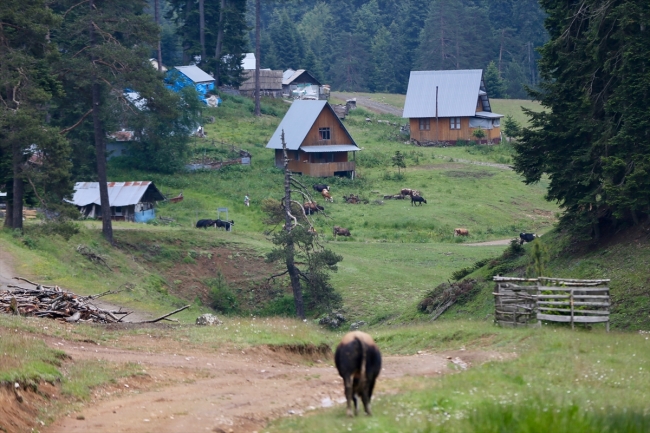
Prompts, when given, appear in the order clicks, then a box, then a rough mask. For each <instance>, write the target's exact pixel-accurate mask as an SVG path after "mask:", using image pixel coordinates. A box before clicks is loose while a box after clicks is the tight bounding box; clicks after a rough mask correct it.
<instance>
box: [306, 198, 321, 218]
mask: <svg viewBox="0 0 650 433" xmlns="http://www.w3.org/2000/svg"><path fill="white" fill-rule="evenodd" d="M303 207H304V208H305V214H307V215H312V214H315V213H316V212H319V211H322V210H325V208H324V207H323V206H319V205H318V204H317V203H316V202H315V201H306V202H305V203H304V204H303Z"/></svg>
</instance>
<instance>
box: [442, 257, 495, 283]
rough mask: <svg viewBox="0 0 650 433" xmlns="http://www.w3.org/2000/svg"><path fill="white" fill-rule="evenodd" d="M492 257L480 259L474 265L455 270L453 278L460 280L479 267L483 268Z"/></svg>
mask: <svg viewBox="0 0 650 433" xmlns="http://www.w3.org/2000/svg"><path fill="white" fill-rule="evenodd" d="M491 260H492V259H483V260H479V261H478V262H476V263H474V264H473V265H472V266H468V267H466V268H463V269H459V270H457V271H455V272H454V273H452V274H451V278H452V280H454V281H460V280H462V279H463V278H465V277H466V276H468V275H469V274H471V273H472V272H474V271H476V270H477V269H480V268H482V267H483V266H485V265H487V264H488V263H489V262H490V261H491Z"/></svg>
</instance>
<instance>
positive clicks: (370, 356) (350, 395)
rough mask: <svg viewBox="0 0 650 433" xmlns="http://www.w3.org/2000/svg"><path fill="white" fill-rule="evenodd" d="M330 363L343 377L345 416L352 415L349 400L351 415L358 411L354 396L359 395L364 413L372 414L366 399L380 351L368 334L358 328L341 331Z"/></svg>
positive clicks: (369, 397)
mask: <svg viewBox="0 0 650 433" xmlns="http://www.w3.org/2000/svg"><path fill="white" fill-rule="evenodd" d="M334 363H335V364H336V369H337V370H338V371H339V375H340V376H341V377H342V378H343V386H344V388H345V399H346V400H347V402H348V410H347V414H348V416H352V407H351V406H352V402H353V401H354V415H357V414H358V412H359V410H358V407H357V396H359V397H361V401H362V402H363V408H364V409H365V411H366V413H367V414H368V415H372V411H371V410H370V400H371V399H372V391H373V389H374V388H375V381H376V380H377V376H379V372H380V371H381V353H380V352H379V348H378V347H377V345H376V344H375V342H374V341H373V339H372V337H371V336H370V335H368V334H366V333H365V332H361V331H353V332H349V333H347V334H345V336H344V337H343V339H342V340H341V342H340V343H339V345H338V347H337V348H336V353H335V354H334Z"/></svg>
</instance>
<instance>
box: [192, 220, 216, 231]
mask: <svg viewBox="0 0 650 433" xmlns="http://www.w3.org/2000/svg"><path fill="white" fill-rule="evenodd" d="M216 223H217V222H216V221H215V220H198V221H197V222H196V228H197V229H207V228H208V227H212V226H214V225H215V224H216Z"/></svg>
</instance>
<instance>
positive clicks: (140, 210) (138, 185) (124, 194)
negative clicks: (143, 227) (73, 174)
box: [70, 181, 165, 223]
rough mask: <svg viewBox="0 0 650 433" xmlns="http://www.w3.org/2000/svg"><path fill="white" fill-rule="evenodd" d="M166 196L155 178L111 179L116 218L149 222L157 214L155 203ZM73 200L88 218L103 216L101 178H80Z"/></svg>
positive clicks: (111, 200)
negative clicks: (136, 179)
mask: <svg viewBox="0 0 650 433" xmlns="http://www.w3.org/2000/svg"><path fill="white" fill-rule="evenodd" d="M162 200H165V197H164V196H163V195H162V193H161V192H160V191H159V190H158V188H156V186H155V185H154V184H153V182H150V181H143V182H109V183H108V202H109V203H110V205H111V215H112V218H111V219H112V220H114V221H131V222H137V223H143V222H147V221H149V220H152V219H154V218H155V217H156V211H155V210H154V205H155V203H156V202H157V201H162ZM70 203H72V204H74V205H75V206H77V208H78V209H79V211H80V212H81V214H82V215H83V216H84V217H86V218H100V217H101V200H100V198H99V182H77V183H76V184H75V186H74V195H73V197H72V200H70Z"/></svg>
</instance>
